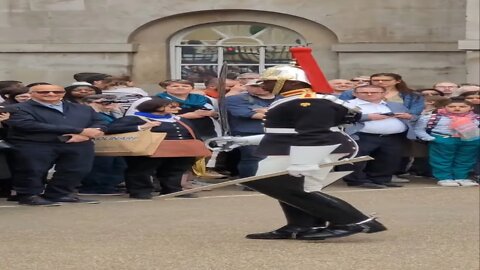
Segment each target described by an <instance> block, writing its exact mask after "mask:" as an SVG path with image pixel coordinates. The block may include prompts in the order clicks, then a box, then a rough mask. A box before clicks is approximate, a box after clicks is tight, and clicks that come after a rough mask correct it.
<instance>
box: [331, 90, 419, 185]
mask: <svg viewBox="0 0 480 270" xmlns="http://www.w3.org/2000/svg"><path fill="white" fill-rule="evenodd" d="M353 94H354V95H355V97H356V98H355V99H353V100H350V101H349V103H350V104H352V105H354V106H357V107H359V108H360V109H361V111H362V117H361V119H360V122H358V123H355V124H354V125H351V126H349V127H347V129H346V132H347V133H348V134H351V135H352V137H353V138H354V139H355V140H356V141H357V143H358V146H359V153H358V155H359V156H363V155H370V156H372V157H373V158H374V160H371V161H368V162H359V163H356V164H354V165H344V166H339V167H341V168H343V169H345V170H353V171H354V172H353V173H352V174H350V175H347V176H345V177H344V178H343V179H344V181H345V182H346V183H347V185H349V186H356V187H362V188H386V187H401V186H400V185H398V184H395V183H392V182H391V181H392V176H393V174H394V173H395V172H396V171H397V169H398V168H399V166H400V162H401V159H402V156H401V155H399V154H398V153H401V152H402V149H403V146H404V142H405V139H406V134H407V133H408V137H411V138H414V137H415V135H414V133H413V128H411V124H410V121H409V118H410V117H406V115H410V114H409V113H408V109H407V108H406V107H405V106H403V105H402V104H400V103H397V102H387V101H384V100H385V95H386V94H387V90H386V89H385V88H384V87H382V86H378V85H365V86H358V87H356V88H355V89H354V90H353Z"/></svg>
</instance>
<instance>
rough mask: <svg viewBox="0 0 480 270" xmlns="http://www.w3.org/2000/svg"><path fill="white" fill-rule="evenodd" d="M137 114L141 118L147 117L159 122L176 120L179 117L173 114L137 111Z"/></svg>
mask: <svg viewBox="0 0 480 270" xmlns="http://www.w3.org/2000/svg"><path fill="white" fill-rule="evenodd" d="M135 115H136V116H139V117H140V118H147V119H148V120H154V121H159V122H176V121H177V120H178V118H179V117H178V116H175V115H173V114H164V115H158V114H153V113H147V112H136V113H135Z"/></svg>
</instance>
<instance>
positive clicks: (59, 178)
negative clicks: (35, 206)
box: [11, 141, 94, 198]
mask: <svg viewBox="0 0 480 270" xmlns="http://www.w3.org/2000/svg"><path fill="white" fill-rule="evenodd" d="M12 144H13V145H14V147H15V149H14V151H13V154H12V156H13V162H12V163H11V167H12V168H11V169H12V171H13V189H14V190H15V191H16V192H17V194H19V195H21V196H22V195H26V196H30V195H39V194H41V193H42V192H44V195H45V196H46V197H49V198H59V197H63V196H66V195H70V194H72V193H75V192H76V188H77V187H78V186H79V185H80V182H81V180H82V179H83V178H84V177H85V176H86V175H87V174H88V173H89V172H90V170H91V168H92V163H93V157H94V149H93V143H92V142H90V141H88V142H82V143H68V144H67V143H37V142H19V141H15V142H12ZM54 164H55V173H54V174H53V177H52V179H51V180H50V181H48V183H47V184H46V186H45V183H44V180H45V176H46V175H47V173H48V170H49V169H50V168H51V167H52V166H53V165H54Z"/></svg>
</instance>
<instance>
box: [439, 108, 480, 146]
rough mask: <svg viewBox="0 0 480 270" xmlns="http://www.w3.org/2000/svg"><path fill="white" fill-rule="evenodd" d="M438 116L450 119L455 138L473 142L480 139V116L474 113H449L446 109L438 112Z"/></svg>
mask: <svg viewBox="0 0 480 270" xmlns="http://www.w3.org/2000/svg"><path fill="white" fill-rule="evenodd" d="M438 114H439V115H441V116H445V117H448V118H450V128H451V129H452V131H453V137H460V138H461V139H462V140H465V141H472V140H476V139H479V138H480V134H479V128H478V124H476V123H475V120H477V121H478V118H479V116H478V115H477V114H475V113H473V112H471V111H470V112H468V113H449V112H447V111H446V110H445V109H440V110H438Z"/></svg>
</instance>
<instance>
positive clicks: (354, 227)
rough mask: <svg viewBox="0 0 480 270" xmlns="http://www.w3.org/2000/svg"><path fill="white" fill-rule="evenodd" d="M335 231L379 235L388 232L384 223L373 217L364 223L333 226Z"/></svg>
mask: <svg viewBox="0 0 480 270" xmlns="http://www.w3.org/2000/svg"><path fill="white" fill-rule="evenodd" d="M332 228H333V229H338V230H346V231H352V232H357V233H358V232H363V233H377V232H383V231H386V230H387V227H385V226H384V225H383V224H382V223H380V222H378V221H377V220H376V218H374V217H372V218H369V219H366V220H364V221H360V222H357V223H352V224H346V225H334V226H332Z"/></svg>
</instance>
